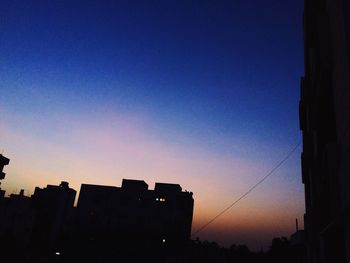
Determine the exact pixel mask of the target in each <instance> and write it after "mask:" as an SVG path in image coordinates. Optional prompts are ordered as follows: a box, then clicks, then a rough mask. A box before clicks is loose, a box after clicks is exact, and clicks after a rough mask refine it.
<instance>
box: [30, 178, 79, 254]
mask: <svg viewBox="0 0 350 263" xmlns="http://www.w3.org/2000/svg"><path fill="white" fill-rule="evenodd" d="M75 195H76V191H75V190H74V189H72V188H70V187H69V185H68V183H67V182H61V184H60V185H58V186H57V185H47V187H45V188H39V187H35V191H34V194H33V195H32V197H31V201H32V206H33V209H34V210H35V213H36V218H35V223H34V225H33V245H34V248H35V249H34V250H35V252H36V253H38V254H40V255H43V254H44V255H45V254H47V255H50V254H52V253H55V251H56V250H58V249H59V247H60V243H61V242H63V240H64V239H65V236H64V234H65V233H66V232H67V230H66V227H67V226H68V225H69V223H70V218H71V216H72V214H73V206H74V200H75Z"/></svg>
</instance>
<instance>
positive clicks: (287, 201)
mask: <svg viewBox="0 0 350 263" xmlns="http://www.w3.org/2000/svg"><path fill="white" fill-rule="evenodd" d="M302 9H303V1H302V0H288V1H287V0H285V1H278V0H267V1H261V0H231V1H204V0H203V1H199V0H198V1H190V0H184V1H179V0H176V1H151V0H147V1H146V0H144V1H132V0H129V1H87V0H84V1H37V0H36V1H16V0H2V1H0V91H1V92H0V93H1V97H0V150H1V149H4V155H5V156H7V157H9V158H10V159H11V162H10V165H9V166H8V167H6V169H5V172H6V173H7V174H8V175H7V178H6V180H4V182H3V184H2V187H3V188H4V189H5V190H7V192H8V193H11V192H18V191H19V190H20V189H21V188H24V189H25V190H26V193H27V194H31V193H32V192H33V190H34V187H35V186H45V185H46V184H56V185H57V184H59V182H60V181H61V180H67V181H69V182H70V185H71V186H72V187H73V188H74V189H76V190H79V188H80V184H81V183H95V184H108V185H117V186H120V185H121V181H122V178H131V179H143V180H145V181H146V182H147V183H148V184H149V186H150V188H151V189H153V187H154V183H155V182H170V183H179V184H180V185H181V186H182V187H183V189H186V190H188V191H192V192H194V199H195V211H194V221H193V230H194V231H195V230H196V229H198V228H199V227H200V226H201V225H203V224H205V223H206V222H207V221H208V220H210V219H211V218H212V217H213V216H215V215H216V214H217V213H218V212H220V211H221V210H222V209H224V208H225V207H227V206H228V205H229V204H230V203H232V202H233V201H234V200H235V199H236V198H237V197H239V196H240V195H241V194H243V193H244V192H245V191H246V190H247V189H248V188H249V187H250V186H252V185H253V184H255V183H256V182H257V181H258V180H260V179H261V178H262V177H263V176H265V175H266V174H267V172H269V170H270V169H271V168H273V166H274V165H276V164H277V163H278V162H279V161H280V160H281V159H282V158H283V157H284V156H285V155H286V154H287V152H288V151H290V149H291V148H293V147H294V146H295V145H296V144H297V143H298V142H299V141H300V132H299V127H298V100H299V79H300V76H301V75H302V73H303V42H302V11H303V10H302ZM299 156H300V149H298V151H297V152H296V153H295V154H294V155H293V156H292V157H291V158H290V159H289V160H288V161H287V162H286V164H285V165H284V166H283V167H281V168H280V169H279V170H278V171H277V172H276V173H275V174H274V175H273V176H272V177H270V178H269V179H268V180H267V181H265V182H264V184H262V185H261V186H260V187H259V188H257V189H256V190H255V191H254V192H253V193H251V194H250V195H249V196H248V197H247V198H245V199H244V200H242V201H241V202H240V203H239V204H238V205H237V206H235V207H234V208H232V209H231V210H230V211H228V212H227V213H226V214H224V215H223V216H222V217H221V218H219V219H218V220H217V221H215V222H214V223H212V224H211V225H210V226H209V227H208V228H207V229H205V230H203V231H202V232H201V233H199V234H198V236H199V238H200V239H209V240H211V241H217V242H218V243H219V244H221V245H226V246H227V245H230V244H232V243H247V244H248V245H249V246H250V247H251V248H253V249H259V248H260V247H264V248H266V246H267V245H268V244H269V243H270V241H271V239H272V237H274V236H282V235H286V236H289V235H290V234H291V233H292V232H293V231H294V220H295V218H299V219H300V221H301V220H302V216H303V211H304V204H303V200H304V197H303V185H302V184H301V175H300V164H299Z"/></svg>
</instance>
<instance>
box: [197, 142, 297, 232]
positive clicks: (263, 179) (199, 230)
mask: <svg viewBox="0 0 350 263" xmlns="http://www.w3.org/2000/svg"><path fill="white" fill-rule="evenodd" d="M299 145H300V142H299V143H298V144H297V145H296V146H294V147H293V149H292V150H291V151H289V153H288V154H287V155H286V156H285V157H284V158H283V159H282V160H281V161H280V162H279V163H278V164H277V165H275V166H274V167H273V168H272V169H271V170H270V172H269V173H267V175H265V176H264V177H263V178H262V179H261V180H260V181H259V182H257V183H256V184H255V185H253V186H252V187H251V188H249V190H248V191H247V192H245V193H244V194H243V195H241V196H240V197H239V198H238V199H237V200H236V201H234V202H233V203H232V204H230V205H229V206H228V207H226V208H225V209H224V210H222V211H221V212H220V213H218V214H217V215H216V216H214V217H213V218H212V219H211V220H209V222H208V223H206V224H205V225H203V226H202V227H200V228H199V229H198V230H197V231H195V232H194V233H193V235H196V234H198V233H199V232H201V231H202V230H203V229H205V228H206V227H207V226H209V225H210V224H211V223H213V222H214V221H215V220H216V219H218V218H219V217H220V216H221V215H223V214H224V213H225V212H227V211H228V210H229V209H231V208H232V207H233V206H234V205H235V204H237V203H238V202H239V201H241V200H242V199H243V198H244V197H246V196H247V195H248V194H250V193H251V192H252V191H253V190H254V189H255V188H256V187H258V186H259V185H260V184H261V183H262V182H264V181H265V180H266V179H267V178H268V177H269V176H270V175H272V174H273V173H274V172H275V171H276V170H277V169H278V168H279V167H280V166H281V165H282V164H283V163H284V162H285V161H287V160H288V159H289V158H290V157H291V156H292V154H293V153H294V152H295V150H296V149H297V148H298V147H299Z"/></svg>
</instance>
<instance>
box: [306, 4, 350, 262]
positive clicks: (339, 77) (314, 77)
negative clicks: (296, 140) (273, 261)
mask: <svg viewBox="0 0 350 263" xmlns="http://www.w3.org/2000/svg"><path fill="white" fill-rule="evenodd" d="M304 48H305V52H304V53H305V76H304V77H303V78H302V80H301V100H300V128H301V130H302V134H303V152H302V156H301V159H302V181H303V183H304V184H305V204H306V213H305V230H306V238H307V244H308V256H309V262H312V263H313V262H348V263H349V262H350V176H349V175H350V3H349V1H345V0H305V10H304Z"/></svg>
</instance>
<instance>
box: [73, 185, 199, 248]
mask: <svg viewBox="0 0 350 263" xmlns="http://www.w3.org/2000/svg"><path fill="white" fill-rule="evenodd" d="M192 215H193V198H192V193H190V192H186V191H185V192H183V191H182V188H181V186H180V185H178V184H166V183H156V184H155V188H154V190H149V189H148V185H147V184H146V183H145V182H144V181H139V180H127V179H123V181H122V186H121V187H115V186H101V185H89V184H82V185H81V189H80V194H79V200H78V205H77V220H78V222H77V231H78V232H79V233H78V234H77V236H79V237H81V240H80V244H85V246H87V244H90V246H91V244H92V243H93V244H95V245H94V246H95V247H96V246H101V247H103V248H106V246H108V244H105V243H106V242H107V243H109V244H112V243H113V246H115V247H118V246H119V247H134V248H140V247H143V248H149V249H152V248H160V247H162V246H167V247H179V246H182V245H183V244H186V242H188V241H189V240H190V235H191V224H192ZM116 244H118V245H116Z"/></svg>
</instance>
